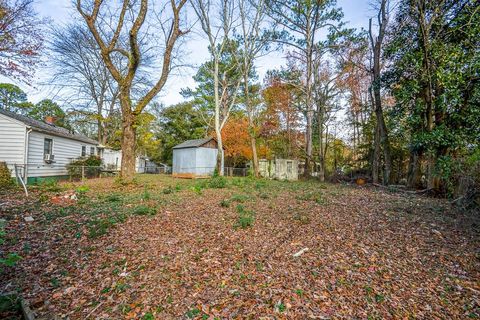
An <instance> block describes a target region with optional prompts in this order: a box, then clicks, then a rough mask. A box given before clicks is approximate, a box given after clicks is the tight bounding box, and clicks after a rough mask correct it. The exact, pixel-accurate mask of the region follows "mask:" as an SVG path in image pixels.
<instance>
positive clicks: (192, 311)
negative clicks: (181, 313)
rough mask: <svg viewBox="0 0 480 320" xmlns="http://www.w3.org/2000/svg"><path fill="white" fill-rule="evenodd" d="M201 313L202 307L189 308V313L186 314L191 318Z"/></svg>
mask: <svg viewBox="0 0 480 320" xmlns="http://www.w3.org/2000/svg"><path fill="white" fill-rule="evenodd" d="M199 314H200V309H198V308H193V309H190V310H188V311H187V313H186V314H185V316H187V318H189V319H193V318H195V317H196V316H198V315H199Z"/></svg>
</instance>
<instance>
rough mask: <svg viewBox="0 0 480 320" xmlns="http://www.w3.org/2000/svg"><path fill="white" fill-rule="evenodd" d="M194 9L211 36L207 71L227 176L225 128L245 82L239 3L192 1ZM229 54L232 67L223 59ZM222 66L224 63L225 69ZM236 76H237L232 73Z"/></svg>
mask: <svg viewBox="0 0 480 320" xmlns="http://www.w3.org/2000/svg"><path fill="white" fill-rule="evenodd" d="M192 4H193V9H194V11H195V13H196V15H197V17H198V19H199V21H200V26H201V29H202V31H203V33H204V34H205V36H206V37H207V40H208V45H209V50H210V54H211V56H212V60H211V63H209V64H206V65H205V67H208V70H206V71H207V72H208V73H209V74H210V75H211V78H212V80H213V81H212V90H213V106H214V127H215V137H216V139H217V144H218V157H217V171H218V174H220V175H223V167H224V150H223V141H222V129H223V127H224V126H225V123H226V122H227V120H228V117H229V116H230V112H231V110H232V109H233V107H234V106H235V104H236V103H237V96H238V91H239V88H240V84H241V82H242V77H241V76H239V75H240V68H241V62H240V61H239V60H240V58H239V56H238V49H237V44H236V42H235V41H233V40H232V39H233V31H234V28H235V27H236V26H237V19H238V3H237V2H235V1H230V0H217V1H210V0H192ZM226 55H227V56H228V59H229V63H228V67H226V68H225V66H227V65H226V64H225V63H224V62H223V60H224V59H225V56H226ZM222 65H223V66H224V68H223V70H222ZM232 75H233V76H232Z"/></svg>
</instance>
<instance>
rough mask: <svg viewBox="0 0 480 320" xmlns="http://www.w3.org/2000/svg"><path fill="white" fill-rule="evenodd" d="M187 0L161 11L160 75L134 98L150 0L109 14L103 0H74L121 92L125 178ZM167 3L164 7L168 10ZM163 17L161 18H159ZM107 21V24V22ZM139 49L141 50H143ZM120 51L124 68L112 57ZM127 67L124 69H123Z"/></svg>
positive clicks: (169, 61)
mask: <svg viewBox="0 0 480 320" xmlns="http://www.w3.org/2000/svg"><path fill="white" fill-rule="evenodd" d="M186 1H187V0H178V1H175V0H171V1H170V10H169V11H170V12H169V15H168V16H167V15H161V18H160V19H159V20H158V21H157V23H158V24H160V26H161V28H162V30H164V31H166V32H165V33H164V39H163V41H164V46H163V52H162V53H161V54H160V56H161V57H162V59H161V60H162V67H161V72H160V77H159V79H158V81H156V82H155V84H154V85H153V86H152V87H151V88H150V89H149V90H148V91H146V92H145V94H143V95H142V96H141V97H140V98H138V99H137V100H136V101H134V100H133V99H132V86H133V83H134V79H135V76H136V75H137V74H138V71H139V69H140V67H141V65H142V62H143V58H142V57H143V53H144V51H145V46H146V45H147V44H146V42H148V41H145V36H146V34H148V30H147V31H145V32H144V33H142V32H141V30H142V26H143V25H144V24H145V22H146V18H147V13H148V12H149V1H148V0H140V1H132V0H123V1H122V2H121V7H120V8H118V10H117V11H118V14H115V13H114V14H112V12H114V11H115V8H112V7H108V6H107V5H105V2H104V1H102V0H94V1H93V3H91V4H90V5H89V4H83V3H82V0H77V10H78V12H80V14H81V15H82V17H83V18H84V20H85V22H86V24H87V26H88V28H89V30H90V32H91V33H92V35H93V37H94V38H95V41H96V42H97V44H98V46H99V47H100V54H101V56H102V59H103V61H104V63H105V65H106V66H107V68H108V70H109V72H110V73H111V75H112V77H113V78H114V79H115V81H116V82H117V84H118V86H119V89H120V92H119V99H120V107H121V112H122V152H123V155H122V169H121V177H122V178H123V179H125V180H127V181H129V180H131V179H133V176H134V174H135V140H136V128H135V123H136V121H137V117H138V116H139V115H140V114H141V113H142V111H143V110H144V109H145V107H146V106H147V104H148V103H149V102H150V101H152V99H153V98H154V97H155V96H156V95H157V94H158V93H159V92H160V91H161V90H162V88H163V87H164V85H165V83H166V81H167V79H168V75H169V73H170V71H171V69H172V58H173V57H172V52H173V50H174V48H175V43H176V41H177V39H178V38H179V37H181V36H182V35H183V34H184V33H185V31H182V30H181V26H180V23H181V12H182V9H183V8H184V6H185V3H186ZM167 7H168V5H166V6H165V7H164V9H165V11H166V10H167ZM105 15H107V16H108V20H110V21H114V27H113V28H112V29H111V30H113V31H112V32H107V31H106V30H105V27H104V24H102V22H104V19H103V18H105ZM162 17H163V19H162ZM108 25H109V24H107V26H108ZM122 33H125V34H126V35H127V39H128V40H127V43H126V44H125V45H124V44H123V43H122V42H121V41H119V39H120V38H121V35H122ZM142 49H143V50H144V51H143V52H142ZM118 55H120V56H121V57H123V58H124V59H123V61H125V63H126V65H127V66H126V68H125V69H123V68H122V66H121V65H119V64H118V63H116V60H115V59H114V57H116V56H118ZM123 70H126V71H123Z"/></svg>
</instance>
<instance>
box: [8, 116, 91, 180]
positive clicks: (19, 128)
mask: <svg viewBox="0 0 480 320" xmlns="http://www.w3.org/2000/svg"><path fill="white" fill-rule="evenodd" d="M50 120H53V119H50ZM97 146H98V143H97V142H96V141H95V140H92V139H90V138H88V137H85V136H83V135H80V134H76V133H72V132H70V131H69V130H67V129H65V128H62V127H58V126H55V125H54V124H53V121H49V122H43V121H38V120H34V119H32V118H29V117H26V116H22V115H18V114H16V113H13V112H9V111H6V110H3V109H1V108H0V161H5V162H6V163H7V166H8V167H9V169H11V170H12V176H15V171H14V167H15V164H17V165H20V166H23V168H24V169H23V170H24V172H22V176H23V177H24V178H25V179H26V180H27V181H28V182H29V183H32V182H36V181H38V180H41V179H42V178H47V177H62V176H67V175H68V172H67V169H66V165H67V164H69V163H70V162H71V161H72V160H73V159H76V158H78V157H80V156H87V155H90V154H92V155H94V154H97Z"/></svg>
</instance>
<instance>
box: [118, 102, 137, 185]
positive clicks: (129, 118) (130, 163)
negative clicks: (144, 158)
mask: <svg viewBox="0 0 480 320" xmlns="http://www.w3.org/2000/svg"><path fill="white" fill-rule="evenodd" d="M122 104H124V101H122ZM127 104H128V109H130V106H129V103H128V102H127ZM122 107H123V109H124V111H123V112H122V114H123V115H122V168H121V171H120V178H121V179H122V180H123V181H125V182H127V183H130V182H132V181H133V178H134V177H135V140H136V129H135V115H134V114H132V112H131V111H130V110H127V108H126V107H124V106H122Z"/></svg>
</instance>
